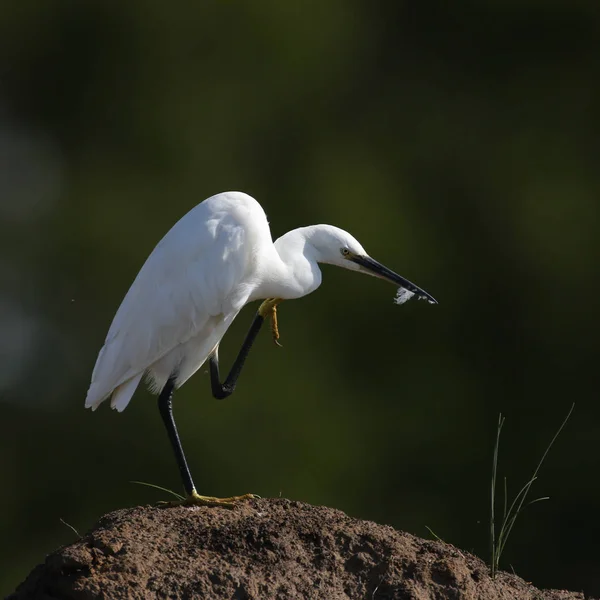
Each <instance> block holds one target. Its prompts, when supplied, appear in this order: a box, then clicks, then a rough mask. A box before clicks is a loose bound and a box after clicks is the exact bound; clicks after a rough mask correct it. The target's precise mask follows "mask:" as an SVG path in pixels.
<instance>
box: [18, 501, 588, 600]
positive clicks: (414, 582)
mask: <svg viewBox="0 0 600 600" xmlns="http://www.w3.org/2000/svg"><path fill="white" fill-rule="evenodd" d="M9 598H10V600H25V599H33V598H35V599H40V600H41V599H44V600H55V599H61V600H62V599H65V600H66V599H69V600H88V599H92V598H94V599H97V598H103V599H107V598H110V599H121V598H133V599H137V598H145V599H147V598H150V599H151V598H215V599H220V598H228V599H231V600H251V599H252V600H255V599H256V600H258V599H260V600H270V599H277V600H288V599H294V598H309V599H319V600H320V599H323V600H341V599H347V598H351V599H361V600H362V599H364V600H384V599H389V600H391V599H396V600H409V599H410V600H429V599H431V600H445V599H451V600H475V599H486V600H487V599H488V598H489V599H503V600H525V599H527V600H576V599H577V600H584V596H583V594H580V593H572V592H563V591H540V590H538V589H536V588H535V587H533V586H532V585H530V584H529V583H527V582H525V581H523V580H522V579H520V578H519V577H516V576H514V575H511V574H508V573H500V574H499V575H498V576H497V577H496V579H495V580H492V579H491V577H490V575H489V569H488V567H487V566H486V565H485V564H484V563H483V562H482V561H481V560H479V559H478V558H476V557H474V556H471V555H470V554H467V553H466V552H462V551H459V550H457V549H456V548H454V547H453V546H451V545H449V544H445V543H443V542H436V541H426V540H421V539H419V538H417V537H414V536H413V535H410V534H408V533H402V532H401V531H396V530H395V529H393V528H392V527H388V526H384V525H377V524H375V523H371V522H369V521H359V520H357V519H352V518H350V517H348V516H347V515H345V514H344V513H342V512H341V511H339V510H334V509H331V508H324V507H319V506H310V505H308V504H303V503H301V502H292V501H289V500H284V499H260V500H251V501H248V502H245V503H241V504H238V505H237V506H236V507H235V508H234V509H231V510H228V509H225V508H210V507H177V508H156V507H149V506H146V507H138V508H132V509H127V510H119V511H116V512H113V513H110V514H108V515H106V516H104V517H103V518H102V519H100V521H99V522H98V523H97V524H96V525H95V526H94V528H93V529H92V530H91V531H90V532H89V533H87V534H86V535H85V536H84V537H83V538H81V539H80V540H79V541H77V542H75V543H74V544H71V545H70V546H64V547H63V548H60V549H59V550H57V551H56V552H54V553H53V554H51V555H50V556H48V557H47V558H46V561H45V562H44V564H41V565H39V566H37V567H36V568H35V569H34V570H33V571H32V572H31V573H30V575H29V576H28V577H27V579H26V580H25V581H24V582H23V583H22V584H21V585H20V586H19V587H18V588H17V590H16V592H15V593H14V594H12V595H11V596H9Z"/></svg>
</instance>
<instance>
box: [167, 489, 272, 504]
mask: <svg viewBox="0 0 600 600" xmlns="http://www.w3.org/2000/svg"><path fill="white" fill-rule="evenodd" d="M254 498H260V496H257V495H256V494H244V495H243V496H230V497H229V498H215V497H214V496H201V495H200V494H198V492H196V490H194V491H193V492H192V493H191V494H190V495H189V496H188V497H187V498H184V499H183V500H170V501H167V502H159V503H158V506H160V507H163V508H170V507H173V506H221V507H222V508H233V507H234V506H235V504H236V503H237V502H242V501H243V500H253V499H254Z"/></svg>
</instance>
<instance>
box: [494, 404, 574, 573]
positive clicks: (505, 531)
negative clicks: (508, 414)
mask: <svg viewBox="0 0 600 600" xmlns="http://www.w3.org/2000/svg"><path fill="white" fill-rule="evenodd" d="M574 408H575V404H574V403H573V404H572V405H571V408H570V410H569V412H568V413H567V416H566V417H565V418H564V419H563V421H562V423H561V425H560V427H559V428H558V430H557V431H556V433H555V434H554V437H553V438H552V439H551V440H550V443H549V444H548V446H547V447H546V450H545V451H544V454H542V458H541V459H540V460H539V462H538V464H537V466H536V468H535V470H534V472H533V475H532V476H531V478H530V479H529V481H528V482H527V483H526V484H525V485H524V486H523V487H522V488H521V489H520V490H519V493H518V494H517V495H516V496H515V498H514V500H513V501H512V502H511V504H510V507H509V508H508V510H507V509H506V507H507V504H508V485H507V482H506V478H505V479H504V515H503V518H502V525H501V527H500V532H499V534H498V537H497V538H496V527H495V497H496V480H497V470H498V451H499V446H500V433H501V431H502V425H503V424H504V419H503V418H502V414H500V416H499V419H498V431H497V434H496V444H495V447H494V457H493V463H492V485H491V493H492V494H491V495H492V498H491V516H490V539H491V546H492V549H491V550H492V552H491V554H492V560H491V574H492V577H495V576H496V573H497V571H498V568H499V564H500V557H501V556H502V552H503V551H504V547H505V545H506V542H507V541H508V538H509V536H510V534H511V532H512V529H513V527H514V525H515V522H516V520H517V517H518V516H519V515H520V514H521V513H522V512H523V510H524V509H525V508H526V507H527V506H530V505H531V504H535V503H536V502H541V501H542V500H548V499H549V497H548V496H543V497H540V498H536V499H535V500H531V501H530V502H527V503H526V501H527V496H528V494H529V491H530V490H531V486H532V485H533V483H534V482H535V481H536V479H537V478H538V473H539V472H540V469H541V468H542V465H543V464H544V461H545V460H546V457H547V456H548V453H549V452H550V449H551V448H552V446H553V445H554V442H556V440H557V438H558V436H559V435H560V433H561V432H562V430H563V428H564V427H565V425H566V424H567V421H568V420H569V418H570V417H571V414H572V412H573V409H574Z"/></svg>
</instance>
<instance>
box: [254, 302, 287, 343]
mask: <svg viewBox="0 0 600 600" xmlns="http://www.w3.org/2000/svg"><path fill="white" fill-rule="evenodd" d="M280 302H282V300H281V298H267V299H266V300H265V301H264V302H263V303H262V304H261V305H260V308H259V309H258V313H259V314H260V315H261V316H262V317H263V318H265V319H266V318H267V317H269V318H270V319H271V334H272V335H273V341H274V342H275V344H276V345H277V346H279V347H280V348H281V344H280V343H279V327H278V325H277V305H278V304H279V303H280Z"/></svg>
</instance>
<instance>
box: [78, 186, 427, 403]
mask: <svg viewBox="0 0 600 600" xmlns="http://www.w3.org/2000/svg"><path fill="white" fill-rule="evenodd" d="M318 262H325V263H330V264H335V265H337V266H341V267H344V268H347V269H350V270H355V271H362V272H364V273H367V274H370V275H375V276H378V277H381V278H384V279H387V280H389V281H392V282H394V283H396V284H401V285H403V286H405V287H406V286H407V285H408V289H409V290H410V291H411V292H415V293H417V294H419V295H421V296H422V295H425V296H427V297H428V298H431V297H430V296H429V295H428V294H427V293H426V292H424V291H423V290H421V289H420V288H417V287H416V286H414V285H413V284H410V282H407V281H406V280H405V279H403V278H401V277H400V276H398V275H396V274H395V273H393V272H392V271H389V270H388V269H385V267H383V266H382V265H380V264H379V263H377V262H376V261H374V260H373V259H371V258H370V257H368V255H367V254H366V252H365V250H364V249H363V248H362V246H361V245H360V244H359V243H358V241H356V240H355V239H354V238H353V237H352V236H351V235H350V234H349V233H347V232H345V231H343V230H341V229H339V228H337V227H333V226H330V225H314V226H310V227H302V228H299V229H294V230H293V231H290V232H288V233H287V234H285V235H284V236H282V237H281V238H279V239H278V240H277V241H276V242H275V243H273V241H272V238H271V233H270V230H269V224H268V222H267V218H266V216H265V213H264V211H263V209H262V207H261V206H260V204H258V202H256V200H254V199H253V198H251V197H250V196H248V195H247V194H243V193H241V192H227V193H222V194H217V195H216V196H212V197H211V198H209V199H208V200H205V201H204V202H202V203H200V204H199V205H198V206H196V207H195V208H193V209H192V210H191V211H190V212H189V213H187V214H186V215H185V216H184V217H183V218H182V219H180V220H179V221H178V222H177V223H176V224H175V225H174V226H173V227H172V229H171V230H170V231H169V232H168V233H167V234H166V235H165V237H164V238H163V239H162V240H161V241H160V242H159V244H158V245H157V246H156V248H155V249H154V250H153V251H152V253H151V254H150V256H149V257H148V259H147V260H146V262H145V264H144V265H143V267H142V269H141V270H140V272H139V273H138V275H137V277H136V278H135V281H134V282H133V284H132V285H131V288H130V289H129V291H128V292H127V295H126V296H125V298H124V300H123V302H122V303H121V306H120V307H119V309H118V311H117V313H116V315H115V317H114V320H113V322H112V325H111V326H110V329H109V331H108V335H107V336H106V340H105V342H104V346H103V347H102V349H101V350H100V353H99V355H98V359H97V361H96V365H95V367H94V371H93V374H92V382H91V385H90V388H89V390H88V394H87V398H86V402H85V405H86V407H88V408H92V409H96V408H97V407H98V406H99V405H100V404H101V403H102V402H103V401H104V400H106V399H107V398H109V397H111V396H112V399H111V407H112V408H115V409H117V410H118V411H122V410H124V409H125V407H126V406H127V404H128V403H129V401H130V399H131V397H132V396H133V394H134V392H135V390H136V388H137V386H138V384H139V383H140V380H141V379H142V377H143V375H144V374H146V375H147V376H148V379H149V383H150V387H151V389H152V390H153V391H155V392H160V390H161V389H162V388H163V387H164V385H165V384H166V382H167V380H168V379H169V378H170V377H172V376H174V377H175V385H176V387H180V386H181V385H182V384H183V383H185V381H187V379H189V377H191V376H192V375H193V374H194V373H195V372H196V371H197V370H198V369H199V368H200V367H201V366H202V364H203V363H204V362H205V361H206V360H207V358H208V357H209V356H210V355H211V353H213V352H215V351H216V350H217V348H218V345H219V342H220V341H221V338H222V337H223V335H224V334H225V332H226V331H227V328H228V327H229V326H230V325H231V323H232V321H233V320H234V319H235V317H236V315H237V314H238V313H239V311H240V310H241V309H242V307H243V306H244V305H245V304H246V303H248V302H251V301H253V300H257V299H261V298H279V299H292V298H299V297H301V296H304V295H306V294H309V293H310V292H312V291H314V290H315V289H316V288H317V287H318V286H319V285H320V283H321V271H320V269H319V267H318V264H317V263H318ZM431 300H433V299H431Z"/></svg>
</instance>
